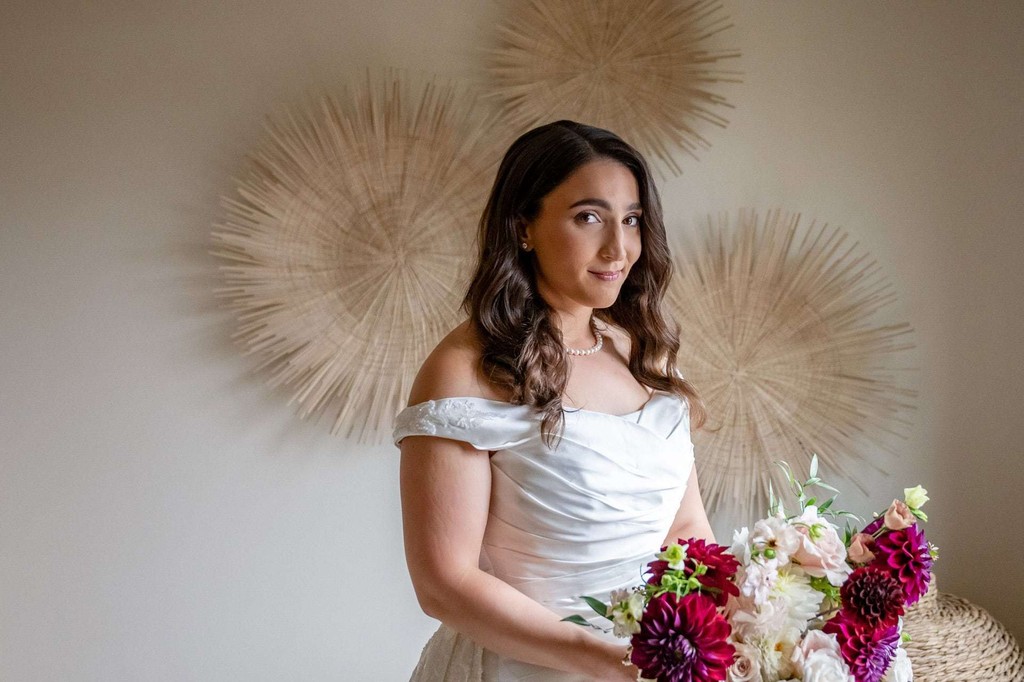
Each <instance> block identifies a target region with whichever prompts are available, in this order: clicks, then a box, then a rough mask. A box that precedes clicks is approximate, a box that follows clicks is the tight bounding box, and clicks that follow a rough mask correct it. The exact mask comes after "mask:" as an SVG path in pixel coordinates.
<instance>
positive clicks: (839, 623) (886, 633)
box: [822, 609, 900, 682]
mask: <svg viewBox="0 0 1024 682" xmlns="http://www.w3.org/2000/svg"><path fill="white" fill-rule="evenodd" d="M822 630H823V631H824V632H826V633H829V634H833V635H835V636H836V640H837V641H838V642H839V650H840V652H841V653H842V655H843V660H844V661H846V664H847V665H848V666H850V674H852V675H853V677H854V679H855V680H857V682H879V680H881V679H882V677H883V676H884V675H885V671H886V670H888V669H889V666H890V665H891V664H892V660H893V658H895V656H896V647H897V646H898V645H899V641H900V633H899V630H898V628H897V626H895V625H889V626H886V627H880V628H866V627H863V626H860V625H858V623H857V620H856V619H855V618H852V617H851V616H850V614H849V613H848V612H846V611H845V610H844V609H840V611H839V613H838V614H836V616H835V617H834V618H833V619H832V620H830V621H828V622H827V623H825V627H823V628H822Z"/></svg>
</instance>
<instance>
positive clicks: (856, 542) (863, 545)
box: [846, 533, 875, 564]
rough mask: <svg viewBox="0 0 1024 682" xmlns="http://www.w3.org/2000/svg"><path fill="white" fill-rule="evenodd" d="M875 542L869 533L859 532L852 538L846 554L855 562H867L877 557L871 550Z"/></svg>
mask: <svg viewBox="0 0 1024 682" xmlns="http://www.w3.org/2000/svg"><path fill="white" fill-rule="evenodd" d="M874 544H875V539H874V538H873V537H871V536H870V535H868V534H867V533H857V534H856V535H854V536H853V538H852V539H851V540H850V549H848V550H847V552H846V555H847V556H848V557H849V558H850V561H852V562H853V563H855V564H866V563H869V562H870V561H871V560H872V559H874V558H875V554H874V552H872V551H871V546H872V545H874Z"/></svg>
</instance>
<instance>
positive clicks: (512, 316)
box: [462, 121, 707, 446]
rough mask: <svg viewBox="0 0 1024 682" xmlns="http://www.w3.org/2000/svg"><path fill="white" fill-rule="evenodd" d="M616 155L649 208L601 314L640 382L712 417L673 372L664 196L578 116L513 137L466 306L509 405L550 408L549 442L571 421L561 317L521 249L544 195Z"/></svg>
mask: <svg viewBox="0 0 1024 682" xmlns="http://www.w3.org/2000/svg"><path fill="white" fill-rule="evenodd" d="M596 159H611V160H613V161H617V162H619V163H621V164H622V165H623V166H625V167H626V168H628V169H629V170H630V171H631V172H632V173H633V176H634V177H635V178H636V184H637V187H638V189H639V193H640V206H641V209H642V213H641V220H640V243H641V252H640V257H639V258H638V259H637V261H636V263H635V264H634V265H633V267H632V269H631V270H630V273H629V275H628V277H627V278H626V281H625V282H624V283H623V285H622V289H621V290H620V291H619V296H618V298H617V299H616V301H615V303H614V304H612V306H611V307H609V308H603V309H599V310H595V311H594V317H595V318H597V319H598V320H601V321H602V322H604V323H606V324H614V325H617V326H618V327H621V328H622V329H623V330H624V331H625V332H626V333H628V334H629V338H630V339H631V346H630V351H629V371H630V372H631V373H632V374H633V376H634V377H635V378H636V380H637V381H638V382H640V383H641V384H644V385H646V386H648V387H650V388H653V389H660V390H662V391H666V392H669V393H674V394H675V395H678V396H679V397H681V398H683V399H684V400H685V401H686V403H687V405H688V407H689V409H690V418H691V423H692V424H693V425H694V427H695V428H699V427H700V426H701V425H702V424H703V423H704V421H705V419H706V415H707V412H706V408H705V406H704V402H703V400H702V399H701V398H700V396H699V395H698V394H697V391H696V390H695V389H694V388H693V386H692V385H691V384H690V383H689V382H688V381H686V380H685V379H683V378H681V377H680V376H679V375H678V374H677V373H676V372H675V371H674V368H675V366H676V354H677V353H678V351H679V325H678V324H677V323H676V322H674V321H670V320H668V319H666V317H665V315H664V314H663V312H662V305H661V302H662V299H663V298H664V296H665V290H666V288H667V287H668V282H669V279H670V278H671V277H672V261H671V258H670V255H669V248H668V239H667V238H666V235H665V223H664V219H663V218H662V211H661V199H660V197H659V196H658V190H657V188H656V187H655V186H654V182H653V180H652V179H651V173H650V170H649V168H648V166H647V163H646V162H645V161H644V159H643V157H642V156H640V154H639V152H637V151H636V150H635V149H633V148H632V147H631V146H629V145H628V144H626V143H625V142H623V141H622V140H621V139H620V138H619V137H618V136H617V135H615V134H614V133H611V132H609V131H607V130H602V129H601V128H595V127H592V126H588V125H583V124H581V123H576V122H573V121H556V122H555V123H549V124H547V125H544V126H540V127H538V128H534V129H533V130H531V131H529V132H527V133H525V134H524V135H522V136H521V137H520V138H519V139H517V140H516V141H515V142H513V143H512V146H511V147H509V149H508V151H507V152H506V153H505V157H504V158H503V159H502V162H501V166H500V167H499V168H498V174H497V177H496V178H495V180H494V186H493V187H492V188H491V194H490V197H489V199H488V200H487V205H486V206H485V208H484V212H483V215H482V216H481V218H480V228H479V235H478V238H479V261H478V264H477V267H476V272H475V274H474V276H473V279H472V282H471V283H470V285H469V289H468V291H467V292H466V296H465V297H464V299H463V301H462V309H463V311H465V312H466V314H467V315H468V316H469V319H470V323H471V324H472V325H473V327H474V329H475V331H476V333H477V335H478V337H479V339H480V340H481V343H482V351H483V353H482V357H481V362H482V365H483V371H484V375H485V376H487V377H488V378H489V379H490V380H491V382H492V383H493V384H494V385H495V386H497V387H500V388H503V389H506V390H507V391H508V392H510V394H511V400H512V402H514V403H516V404H529V405H533V406H534V407H535V408H537V409H538V410H540V411H541V412H543V414H544V416H543V419H542V421H541V435H542V437H543V439H544V441H545V443H547V444H548V445H549V446H551V445H552V444H553V442H554V441H555V438H556V434H555V432H556V430H557V432H558V435H557V438H560V437H561V433H562V431H563V430H564V426H565V416H564V413H563V410H562V394H563V393H564V391H565V385H566V383H567V381H568V378H569V364H568V362H567V360H566V356H565V351H564V344H563V341H562V333H561V331H560V330H559V329H558V326H557V324H556V323H555V321H554V320H555V313H554V311H553V310H552V309H551V308H550V306H548V304H547V302H546V301H545V300H544V299H543V298H542V297H541V296H540V294H539V293H538V291H537V278H536V271H535V268H536V262H535V260H534V256H533V255H532V254H531V253H529V252H526V251H523V250H521V249H520V248H519V242H520V241H522V238H523V231H524V228H525V226H526V225H527V224H529V223H530V222H531V221H532V220H533V219H534V218H536V217H537V215H538V213H539V212H540V208H541V202H542V201H543V199H544V197H546V196H547V195H548V194H550V193H551V192H552V190H554V189H555V188H556V187H557V186H558V185H560V184H561V183H562V182H563V181H565V179H566V178H568V177H569V176H570V175H571V174H572V173H573V172H574V171H575V170H576V169H577V168H579V167H580V166H582V165H584V164H586V163H588V162H590V161H594V160H596Z"/></svg>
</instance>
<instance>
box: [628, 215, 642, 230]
mask: <svg viewBox="0 0 1024 682" xmlns="http://www.w3.org/2000/svg"><path fill="white" fill-rule="evenodd" d="M626 224H627V225H629V226H630V227H640V216H638V215H631V216H628V217H627V218H626Z"/></svg>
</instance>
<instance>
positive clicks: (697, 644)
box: [565, 538, 740, 682]
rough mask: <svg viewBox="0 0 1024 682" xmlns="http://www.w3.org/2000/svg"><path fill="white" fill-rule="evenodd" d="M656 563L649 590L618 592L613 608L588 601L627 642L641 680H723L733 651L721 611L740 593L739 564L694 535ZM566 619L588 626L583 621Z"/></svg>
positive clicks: (614, 594)
mask: <svg viewBox="0 0 1024 682" xmlns="http://www.w3.org/2000/svg"><path fill="white" fill-rule="evenodd" d="M656 559H657V560H656V561H652V562H651V563H650V564H648V571H647V572H646V573H645V575H647V576H649V577H648V578H647V582H646V583H645V584H644V585H641V586H639V587H634V588H633V589H631V590H615V591H614V592H612V594H611V602H610V603H609V604H605V603H604V602H602V601H600V600H599V599H595V598H593V597H583V598H584V599H585V600H586V601H587V603H588V604H590V606H591V608H593V609H594V610H595V611H596V612H597V613H598V614H600V615H601V616H604V617H606V618H608V619H609V620H611V621H612V623H613V628H612V630H613V632H614V633H615V635H616V636H617V637H629V638H630V652H629V654H628V661H630V662H632V663H633V664H634V665H636V666H637V667H638V668H639V669H640V673H641V675H642V677H643V679H648V680H664V681H666V682H688V681H690V680H693V681H694V682H705V681H710V680H723V679H725V675H726V671H727V670H728V669H729V667H730V666H731V665H733V659H734V656H735V654H736V648H735V647H734V646H733V644H732V643H731V642H730V640H729V635H730V632H731V628H730V626H729V623H728V622H727V621H726V619H725V616H724V615H723V613H724V607H725V605H726V604H727V603H728V602H729V600H730V599H731V598H735V597H737V596H738V595H739V594H740V592H739V588H738V587H737V584H736V580H735V577H736V571H737V569H738V568H739V565H740V564H739V561H737V560H736V557H734V556H732V555H731V554H729V552H728V550H727V548H726V547H724V546H723V545H716V544H711V543H707V542H705V541H704V540H701V539H694V538H691V539H689V540H685V541H684V540H680V541H678V542H676V543H673V544H671V545H668V546H666V547H663V548H662V551H661V552H660V553H659V554H658V555H657V557H656ZM565 620H570V621H573V622H576V623H579V624H581V625H589V623H588V622H587V621H586V620H585V619H583V618H582V617H579V616H575V617H570V618H566V619H565ZM626 662H627V661H626V659H624V660H623V663H624V664H625V663H626Z"/></svg>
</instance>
